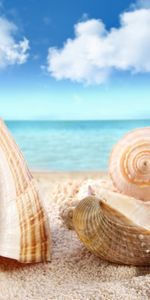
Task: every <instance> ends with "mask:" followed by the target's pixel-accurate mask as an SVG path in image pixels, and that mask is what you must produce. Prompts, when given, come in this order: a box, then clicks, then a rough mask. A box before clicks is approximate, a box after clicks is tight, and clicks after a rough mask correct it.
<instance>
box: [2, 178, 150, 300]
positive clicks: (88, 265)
mask: <svg viewBox="0 0 150 300" xmlns="http://www.w3.org/2000/svg"><path fill="white" fill-rule="evenodd" d="M33 174H34V176H35V177H36V178H37V180H38V181H39V184H40V187H41V189H42V191H43V195H44V205H45V207H46V210H47V213H48V216H49V221H50V224H51V232H52V245H53V251H52V261H51V262H49V263H40V264H35V265H22V264H19V263H17V262H15V261H12V260H7V259H4V258H0V300H8V299H9V300H13V299H16V300H32V299H34V300H50V299H57V300H80V299H85V300H94V299H100V300H103V299H105V300H110V299H111V300H147V299H150V268H149V267H132V266H119V265H115V264H111V263H108V262H107V261H102V260H101V259H99V258H98V257H96V256H94V255H92V254H91V253H90V252H89V251H88V250H86V249H85V247H84V246H83V245H82V244H81V242H80V241H79V240H78V238H77V236H76V234H75V232H74V231H71V230H68V229H66V228H65V227H64V226H63V225H62V222H61V219H60V218H59V213H58V209H59V205H58V204H57V203H56V201H54V199H53V197H52V192H53V189H54V188H55V186H56V184H57V183H58V182H59V183H60V184H64V182H67V181H70V180H71V181H72V182H74V181H78V180H81V179H83V178H99V177H100V176H105V174H102V173H101V174H100V173H95V172H94V173H44V172H41V173H37V172H34V173H33Z"/></svg>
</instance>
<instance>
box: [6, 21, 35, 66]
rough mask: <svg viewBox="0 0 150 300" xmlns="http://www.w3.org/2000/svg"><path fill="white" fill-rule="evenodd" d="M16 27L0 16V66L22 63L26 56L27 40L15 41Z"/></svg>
mask: <svg viewBox="0 0 150 300" xmlns="http://www.w3.org/2000/svg"><path fill="white" fill-rule="evenodd" d="M16 31H17V27H16V26H15V25H14V24H13V23H11V22H9V21H8V20H7V19H6V18H3V17H0V68H5V67H6V66H8V65H13V64H23V63H25V62H26V60H27V58H28V49H29V41H28V40H27V39H26V38H23V39H22V40H21V41H18V42H17V41H15V38H14V35H15V33H16Z"/></svg>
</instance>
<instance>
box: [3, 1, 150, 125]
mask: <svg viewBox="0 0 150 300" xmlns="http://www.w3.org/2000/svg"><path fill="white" fill-rule="evenodd" d="M0 116H1V117H2V118H4V119H11V120H14V119H17V120H18V119H23V120H26V119H32V120H36V119H40V120H55V119H56V120H57V119H60V120H66V119H67V120H70V119H71V120H72V119H75V120H80V119H81V120H82V119H83V120H84V119H86V120H89V119H92V120H95V119H96V120H99V119H100V120H101V119H133V118H134V119H144V118H149V116H150V1H149V0H135V1H128V0H124V1H120V0H116V1H110V0H105V1H99V0H94V1H92V0H76V1H75V0H72V1H70V0H45V1H41V0H38V1H37V0H26V1H24V0H13V1H11V0H7V1H6V0H0Z"/></svg>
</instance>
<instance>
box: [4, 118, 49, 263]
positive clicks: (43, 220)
mask: <svg viewBox="0 0 150 300" xmlns="http://www.w3.org/2000/svg"><path fill="white" fill-rule="evenodd" d="M50 249H51V241H50V231H49V225H48V220H47V217H46V215H45V211H44V208H43V207H42V203H41V195H40V191H39V189H38V186H37V183H36V181H35V180H34V179H33V177H32V175H31V173H30V171H29V169H28V167H27V165H26V163H25V160H24V158H23V156H22V154H21V152H20V150H19V148H18V146H17V145H16V143H15V141H14V139H13V138H12V136H11V134H10V133H9V131H8V129H7V127H6V126H5V124H4V123H3V121H2V120H0V255H1V256H4V257H8V258H12V259H16V260H18V261H20V262H22V263H35V262H41V261H47V260H48V261H49V260H50V256H51V255H50V252H51V251H50Z"/></svg>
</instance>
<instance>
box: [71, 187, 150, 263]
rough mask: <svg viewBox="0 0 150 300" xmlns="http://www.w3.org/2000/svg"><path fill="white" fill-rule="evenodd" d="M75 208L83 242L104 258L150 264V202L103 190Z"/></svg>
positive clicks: (74, 220)
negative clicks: (98, 195)
mask: <svg viewBox="0 0 150 300" xmlns="http://www.w3.org/2000/svg"><path fill="white" fill-rule="evenodd" d="M99 193H101V196H100V197H99V198H96V197H93V196H90V197H87V198H85V199H83V200H82V201H80V203H79V204H78V205H77V206H76V208H75V209H74V211H73V224H74V229H75V231H76V233H77V235H78V237H79V239H80V240H81V241H82V242H83V244H84V245H85V246H86V247H87V249H89V250H90V251H91V252H92V253H94V254H96V255H97V256H99V257H101V258H102V259H105V260H108V261H111V262H115V263H121V264H129V265H149V264H150V203H148V202H143V201H142V200H137V199H135V198H132V197H128V196H126V195H122V194H119V193H116V192H113V191H108V190H105V189H101V191H99Z"/></svg>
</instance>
